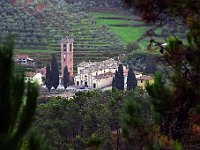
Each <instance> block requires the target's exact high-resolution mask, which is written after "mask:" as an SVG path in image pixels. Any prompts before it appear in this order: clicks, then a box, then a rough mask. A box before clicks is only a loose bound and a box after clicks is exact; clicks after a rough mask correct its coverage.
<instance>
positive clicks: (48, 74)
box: [45, 64, 52, 92]
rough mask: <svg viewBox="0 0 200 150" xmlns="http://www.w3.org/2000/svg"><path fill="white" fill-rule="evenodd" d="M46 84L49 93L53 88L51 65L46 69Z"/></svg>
mask: <svg viewBox="0 0 200 150" xmlns="http://www.w3.org/2000/svg"><path fill="white" fill-rule="evenodd" d="M45 84H46V87H47V88H48V90H49V92H50V90H51V88H52V76H51V69H50V66H49V64H47V67H46V79H45Z"/></svg>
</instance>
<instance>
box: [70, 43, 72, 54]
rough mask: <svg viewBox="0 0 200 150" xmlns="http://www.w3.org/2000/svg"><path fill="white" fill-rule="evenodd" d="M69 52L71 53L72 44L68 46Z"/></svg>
mask: <svg viewBox="0 0 200 150" xmlns="http://www.w3.org/2000/svg"><path fill="white" fill-rule="evenodd" d="M69 51H70V52H71V51H72V44H70V45H69Z"/></svg>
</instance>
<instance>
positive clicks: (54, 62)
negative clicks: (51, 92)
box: [51, 54, 59, 89]
mask: <svg viewBox="0 0 200 150" xmlns="http://www.w3.org/2000/svg"><path fill="white" fill-rule="evenodd" d="M51 75H52V86H53V87H54V88H55V89H57V87H58V85H59V71H58V63H57V60H56V56H55V54H53V55H52V59H51Z"/></svg>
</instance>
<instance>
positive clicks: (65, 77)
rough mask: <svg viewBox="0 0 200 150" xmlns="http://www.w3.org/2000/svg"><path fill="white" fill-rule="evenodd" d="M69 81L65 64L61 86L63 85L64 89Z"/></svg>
mask: <svg viewBox="0 0 200 150" xmlns="http://www.w3.org/2000/svg"><path fill="white" fill-rule="evenodd" d="M69 81H70V79H69V72H68V68H67V66H65V68H64V77H63V86H64V88H65V90H66V88H67V87H68V85H69Z"/></svg>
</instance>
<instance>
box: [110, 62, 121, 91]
mask: <svg viewBox="0 0 200 150" xmlns="http://www.w3.org/2000/svg"><path fill="white" fill-rule="evenodd" d="M112 87H114V88H116V89H119V90H122V91H123V90H124V72H123V66H122V64H120V65H119V67H118V71H117V70H116V71H115V77H114V78H113V82H112Z"/></svg>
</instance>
